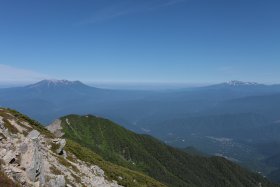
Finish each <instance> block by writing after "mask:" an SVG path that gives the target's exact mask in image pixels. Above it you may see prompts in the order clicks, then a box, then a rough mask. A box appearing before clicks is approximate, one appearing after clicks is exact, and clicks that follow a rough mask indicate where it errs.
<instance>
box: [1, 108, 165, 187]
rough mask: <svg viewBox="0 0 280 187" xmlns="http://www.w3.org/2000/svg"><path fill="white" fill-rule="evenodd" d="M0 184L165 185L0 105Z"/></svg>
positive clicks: (31, 186) (70, 186) (74, 186)
mask: <svg viewBox="0 0 280 187" xmlns="http://www.w3.org/2000/svg"><path fill="white" fill-rule="evenodd" d="M0 142H1V143H0V158H1V159H0V161H1V162H0V186H1V187H2V186H3V187H4V186H13V187H14V186H17V184H18V186H24V187H34V186H38V187H39V186H40V187H43V186H47V187H65V186H67V187H85V186H86V187H98V186H99V187H101V186H102V187H120V186H131V187H132V186H141V187H150V186H154V187H164V185H163V184H161V183H160V182H158V181H156V180H154V179H152V178H151V177H148V176H146V175H144V174H142V173H139V172H136V171H132V170H129V169H127V168H124V167H121V166H118V165H115V164H112V163H110V162H107V161H105V160H103V158H102V157H100V156H99V155H97V154H96V153H94V152H92V151H90V150H89V149H87V148H84V147H82V146H81V145H79V144H77V143H75V142H72V141H71V140H65V139H61V138H55V136H54V135H53V134H52V133H51V132H49V131H48V130H47V129H45V128H44V127H43V126H41V125H40V124H39V123H38V122H36V121H34V120H32V119H30V118H28V117H27V116H24V115H22V114H20V113H18V112H16V111H13V110H8V109H3V108H1V109H0Z"/></svg>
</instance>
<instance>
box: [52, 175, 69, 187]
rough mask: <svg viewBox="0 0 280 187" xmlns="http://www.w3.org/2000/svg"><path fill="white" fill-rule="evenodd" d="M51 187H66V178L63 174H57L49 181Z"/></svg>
mask: <svg viewBox="0 0 280 187" xmlns="http://www.w3.org/2000/svg"><path fill="white" fill-rule="evenodd" d="M49 187H65V178H64V176H63V175H57V176H56V178H55V179H51V180H50V181H49Z"/></svg>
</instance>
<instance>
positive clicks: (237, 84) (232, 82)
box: [225, 80, 259, 86]
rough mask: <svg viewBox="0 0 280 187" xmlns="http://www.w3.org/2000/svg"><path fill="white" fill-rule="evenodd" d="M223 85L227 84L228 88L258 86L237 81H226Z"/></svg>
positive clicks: (253, 83)
mask: <svg viewBox="0 0 280 187" xmlns="http://www.w3.org/2000/svg"><path fill="white" fill-rule="evenodd" d="M225 84H227V85H229V86H254V85H259V84H258V83H256V82H243V81H237V80H232V81H228V82H226V83H225Z"/></svg>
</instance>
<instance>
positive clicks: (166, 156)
mask: <svg viewBox="0 0 280 187" xmlns="http://www.w3.org/2000/svg"><path fill="white" fill-rule="evenodd" d="M66 118H67V119H68V120H69V122H70V125H69V124H68V123H67V122H66ZM62 126H63V127H64V132H65V137H66V138H69V139H72V140H73V141H75V142H79V144H81V145H83V146H85V147H87V148H89V149H91V150H93V151H94V152H96V153H98V154H99V155H101V156H102V157H103V158H104V159H105V160H107V161H110V162H113V163H115V164H118V165H121V166H124V167H126V168H130V169H133V170H136V171H141V172H143V173H146V174H148V175H150V176H151V177H153V178H155V179H157V180H159V181H161V182H163V183H165V184H167V185H168V186H193V185H195V186H258V184H259V182H261V183H262V186H270V184H269V182H268V181H267V180H265V179H263V178H262V177H261V176H259V175H257V174H253V173H251V172H248V171H247V170H245V169H243V168H241V167H239V166H237V165H236V164H233V163H231V162H229V161H227V160H225V159H223V158H218V157H213V158H204V157H199V156H192V155H189V154H186V153H184V152H183V151H180V150H177V149H175V148H172V147H170V146H167V145H165V144H163V143H161V142H160V141H158V140H156V139H154V138H152V137H150V136H147V135H138V134H135V133H133V132H131V131H128V130H126V129H124V128H122V127H120V126H118V125H116V124H115V123H113V122H111V121H109V120H106V119H102V118H98V117H94V116H83V117H82V116H77V115H70V116H66V117H64V118H62Z"/></svg>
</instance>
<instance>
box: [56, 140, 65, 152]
mask: <svg viewBox="0 0 280 187" xmlns="http://www.w3.org/2000/svg"><path fill="white" fill-rule="evenodd" d="M59 145H60V146H59V148H58V149H57V150H56V152H57V154H60V155H63V154H64V150H63V149H64V147H65V145H66V141H65V139H61V140H60V141H59Z"/></svg>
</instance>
